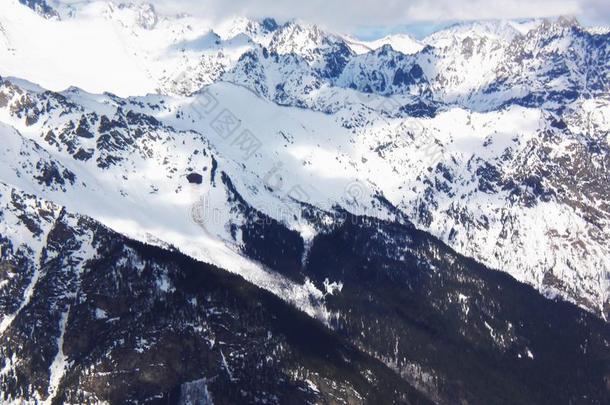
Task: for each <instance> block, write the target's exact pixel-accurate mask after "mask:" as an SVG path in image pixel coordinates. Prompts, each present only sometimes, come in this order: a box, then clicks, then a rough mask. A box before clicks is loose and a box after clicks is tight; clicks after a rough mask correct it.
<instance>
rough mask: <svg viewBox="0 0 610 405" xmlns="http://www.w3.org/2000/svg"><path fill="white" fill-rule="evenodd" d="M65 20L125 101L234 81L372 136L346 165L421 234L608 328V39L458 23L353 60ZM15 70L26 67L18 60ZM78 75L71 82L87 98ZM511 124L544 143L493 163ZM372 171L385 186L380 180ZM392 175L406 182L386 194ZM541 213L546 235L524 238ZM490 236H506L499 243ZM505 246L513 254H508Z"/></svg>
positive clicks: (246, 27) (101, 10)
mask: <svg viewBox="0 0 610 405" xmlns="http://www.w3.org/2000/svg"><path fill="white" fill-rule="evenodd" d="M21 9H25V8H23V7H21V8H20V10H21ZM20 12H21V13H23V11H20ZM58 13H59V14H61V16H62V18H63V23H64V24H68V23H70V24H72V23H74V24H75V23H77V22H78V21H80V19H85V21H90V22H91V25H92V26H96V27H97V26H98V25H99V27H100V28H99V29H100V30H102V29H104V30H105V29H109V30H110V31H109V32H110V33H112V37H115V36H116V37H118V38H119V39H120V41H119V42H118V45H117V46H116V48H117V49H119V50H126V52H125V54H123V53H119V54H116V55H115V54H112V55H111V54H109V55H108V57H109V58H110V57H112V59H113V60H114V61H115V65H116V66H123V67H127V69H123V70H122V71H121V72H120V75H119V76H120V77H121V80H120V82H119V81H117V82H116V84H117V85H119V84H120V86H119V87H120V89H122V90H123V91H125V89H127V91H132V90H129V89H139V90H136V91H142V90H145V91H155V89H156V90H157V91H160V92H162V93H165V94H191V93H193V92H195V91H198V90H199V89H200V88H201V87H202V86H206V85H210V84H211V83H214V82H219V81H228V82H230V83H234V84H238V85H241V86H245V87H247V88H248V89H250V90H252V91H254V92H255V93H256V94H257V95H259V96H261V97H263V98H266V99H268V100H271V101H273V102H274V103H277V104H280V105H288V106H296V107H301V108H307V109H311V110H314V111H322V112H325V113H332V114H335V116H336V117H337V121H343V122H341V125H342V126H343V127H345V128H348V129H349V130H351V131H353V132H354V133H358V134H360V135H359V139H363V140H364V141H363V142H361V144H365V145H366V146H367V147H369V148H373V149H374V150H376V152H375V154H369V153H364V152H359V153H358V155H354V156H350V163H349V164H350V165H352V166H354V165H356V166H355V167H356V169H357V171H358V172H359V173H357V174H350V176H353V177H356V178H358V179H359V180H361V181H363V182H364V183H369V182H370V183H373V184H376V185H377V186H375V187H374V188H376V189H377V191H379V192H381V193H383V194H384V195H385V196H386V197H388V198H390V200H391V201H392V203H393V204H394V205H396V206H399V207H400V208H401V209H402V210H403V211H404V212H406V213H408V214H409V215H410V216H411V218H412V219H413V220H414V221H415V222H416V223H417V224H418V226H420V227H423V228H425V229H428V230H429V231H430V232H432V233H433V234H435V235H436V236H438V237H440V238H441V239H443V240H444V241H445V242H447V243H449V244H450V245H451V246H452V247H454V248H456V249H457V250H459V251H460V252H462V253H464V254H467V255H470V256H472V257H475V258H477V260H480V261H482V262H483V263H485V264H487V265H489V266H491V267H494V268H502V269H506V270H507V271H509V272H510V274H512V275H514V276H515V277H517V278H518V279H519V280H522V281H526V282H529V283H531V284H533V285H534V286H536V287H537V288H538V289H540V290H541V291H542V292H544V293H545V294H547V295H549V296H555V295H557V294H559V295H561V296H562V297H564V298H566V299H568V300H571V301H573V302H577V303H578V304H579V305H582V306H585V307H587V308H590V309H592V310H594V311H595V312H597V313H599V314H600V315H602V316H604V317H607V308H608V296H609V292H608V290H609V288H608V251H607V248H606V247H605V246H606V245H608V243H607V240H608V236H607V235H608V230H607V229H608V228H607V221H608V209H607V204H606V203H605V202H604V201H605V197H604V192H603V190H604V188H605V187H607V181H608V174H607V167H608V162H607V154H606V153H605V152H604V151H606V150H607V148H608V146H607V145H608V140H607V139H608V138H607V121H608V118H607V102H608V101H607V100H608V96H607V95H608V75H609V74H610V69H609V68H608V64H607V63H606V62H607V60H608V44H609V43H610V41H609V37H608V33H607V32H605V31H601V32H599V33H596V32H593V31H592V30H589V29H585V28H583V27H581V26H580V25H578V23H577V22H576V21H574V20H571V19H567V18H560V19H558V20H556V21H533V22H525V23H515V22H485V23H472V24H461V25H457V26H454V27H450V28H448V29H446V30H443V31H440V32H437V33H435V34H433V35H431V36H429V37H428V38H425V39H424V40H422V44H425V47H424V48H422V49H421V50H419V51H418V52H415V53H413V54H410V55H405V54H402V53H400V52H398V51H396V50H394V49H392V48H391V46H390V45H385V46H382V47H381V48H378V49H373V50H370V51H368V52H365V53H361V52H355V51H354V50H352V49H351V48H350V43H349V41H347V40H346V39H345V38H344V37H342V36H340V35H335V34H332V33H328V32H325V31H324V30H322V29H320V28H318V27H316V26H313V25H309V24H305V23H299V22H294V21H289V22H286V23H277V22H276V21H274V20H272V19H266V20H260V21H257V20H248V19H237V20H230V21H227V22H225V23H223V24H221V25H220V26H211V25H210V24H209V23H208V22H206V21H204V20H201V19H200V18H195V17H188V16H186V17H185V16H179V17H175V16H160V15H157V13H156V12H155V10H154V8H152V7H150V6H147V5H140V4H129V3H127V4H122V5H114V4H112V3H100V2H93V3H92V4H90V5H88V6H86V7H84V8H82V9H79V8H77V9H69V10H63V9H61V8H60V9H58ZM28 18H37V16H34V17H28ZM9 22H10V21H9ZM46 24H49V27H51V26H52V27H57V26H61V24H62V22H59V21H48V22H46ZM4 25H6V26H7V27H8V23H4ZM49 29H51V28H49ZM5 31H7V32H8V33H9V34H10V32H11V29H8V28H7V29H5ZM23 35H27V34H25V33H24V34H23ZM17 37H18V36H17ZM7 38H8V36H7ZM68 48H69V47H68ZM7 49H9V50H10V49H11V47H9V48H7ZM13 57H14V55H7V58H8V59H7V60H12V59H11V58H13ZM66 57H68V56H66ZM84 59H88V58H86V57H85V58H84ZM16 63H17V65H15V68H16V67H20V68H22V67H23V65H22V64H21V62H19V58H17V61H16ZM80 63H81V62H80V61H79V62H75V66H79V64H80ZM66 65H67V66H72V65H73V64H71V63H67V64H66ZM28 66H29V65H28ZM113 69H114V68H112V67H108V69H107V70H108V71H109V72H113ZM80 70H81V71H84V70H87V69H80ZM5 71H7V70H6V69H5ZM8 71H9V72H10V70H8ZM19 71H20V72H23V71H25V72H27V70H24V69H21V70H19ZM132 73H133V74H132ZM32 75H33V77H36V76H37V75H38V74H37V73H36V72H32ZM26 76H27V75H26ZM75 76H76V77H74V76H72V75H71V76H70V80H72V81H74V80H76V81H80V82H81V83H84V84H88V83H89V82H88V81H87V80H85V79H78V75H75ZM73 77H74V78H73ZM106 77H110V78H112V77H114V75H113V74H112V73H106ZM126 82H129V84H127V83H126ZM112 83H113V80H111V81H110V82H108V81H106V82H105V83H104V85H106V86H110V87H113V84H112ZM141 84H142V85H144V87H141ZM134 86H135V87H134ZM516 106H522V107H525V108H526V109H527V110H526V111H524V117H528V118H526V119H525V120H524V118H517V115H519V114H518V113H516V111H518V108H517V107H516ZM354 109H355V110H356V111H357V113H355V114H354V113H353V111H354ZM452 111H453V112H456V111H465V112H466V114H462V113H459V114H458V113H456V114H453V113H452ZM145 113H146V112H145ZM505 113H508V114H510V115H511V116H513V117H514V119H517V120H524V121H523V122H524V124H525V123H527V124H526V125H527V126H530V128H532V127H531V125H532V124H533V120H535V119H539V120H540V121H541V123H540V124H538V125H537V126H538V128H537V129H536V130H535V132H536V135H535V137H534V138H532V134H531V132H530V130H526V131H527V132H528V133H525V134H523V133H518V132H517V133H515V134H514V138H513V139H512V144H511V142H508V140H507V139H502V140H501V141H498V143H499V144H501V146H500V147H499V148H498V149H497V150H495V148H494V147H493V146H492V143H493V142H494V140H495V138H497V137H498V135H497V133H498V132H504V131H503V129H502V128H501V125H506V123H504V124H501V120H500V118H499V117H501V116H502V115H504V114H505ZM477 114H483V115H477ZM195 115H196V114H195ZM473 116H474V117H480V118H482V120H481V121H478V122H479V123H480V125H484V126H485V127H486V126H489V125H490V122H489V120H491V119H493V117H498V118H497V119H498V120H499V121H498V122H497V123H494V124H493V125H494V129H491V130H488V129H487V128H485V127H480V126H477V125H476V124H473V121H472V118H471V117H473ZM536 116H539V118H536ZM388 117H390V118H391V120H390V121H389V124H387V125H386V122H387V120H388ZM446 119H454V120H457V122H459V125H460V126H461V127H460V128H461V129H458V128H456V131H455V132H456V134H455V135H452V136H449V137H448V138H449V139H447V136H446V133H445V134H444V135H443V136H444V138H445V139H439V138H440V137H439V136H437V135H436V133H437V131H441V133H443V132H446V131H447V129H446V128H447V125H446V124H445V123H444V120H446ZM405 120H406V121H407V124H406V125H405V124H404V122H403V121H405ZM430 120H432V121H430ZM475 122H476V121H475ZM568 123H569V124H568ZM511 125H512V124H511ZM380 128H383V129H382V130H380ZM185 129H192V128H188V127H187V128H185ZM513 130H515V131H519V129H516V128H515V129H513ZM532 130H533V129H532ZM460 132H461V133H460ZM388 134H390V135H389V136H388ZM466 134H475V139H481V138H483V137H485V136H487V137H488V139H487V138H485V140H483V139H481V144H485V145H487V146H486V148H487V149H494V150H493V152H491V154H490V153H489V152H487V151H486V152H485V153H483V154H482V155H483V156H479V154H478V153H473V154H470V151H469V150H459V151H455V150H452V149H454V148H455V147H456V146H455V145H456V144H455V137H456V136H459V137H460V138H463V137H464V136H466ZM468 136H469V135H468ZM381 139H384V141H381ZM409 144H412V147H413V146H414V147H415V148H417V149H420V150H419V151H418V154H420V153H422V149H423V153H424V154H427V155H429V156H427V157H426V158H425V159H422V160H421V161H418V162H413V161H410V160H409V161H405V160H403V159H400V156H402V155H403V152H404V151H405V147H403V146H402V145H406V146H408V145H409ZM433 144H438V147H435V146H434V145H433ZM475 144H476V143H475ZM430 145H432V146H430ZM464 145H465V144H464ZM412 147H407V148H406V150H411V149H412ZM470 147H474V145H472V146H470ZM441 152H442V153H441ZM389 154H391V155H392V158H389V157H388V155H389ZM439 156H440V157H439ZM378 157H382V158H381V159H377V158H378ZM363 160H366V161H367V162H372V161H373V160H374V161H375V164H376V166H373V164H371V163H369V164H368V165H365V164H363V163H362V162H363ZM509 161H510V162H511V163H510V164H508V163H507V162H509ZM303 163H304V164H307V162H303ZM580 165H584V167H583V168H580ZM360 166H364V168H365V170H360ZM367 166H368V167H367ZM342 169H343V170H344V169H345V167H344V168H342ZM371 169H373V170H372V172H373V173H374V172H380V173H379V174H378V175H374V174H373V175H372V174H370V173H371ZM429 170H432V172H430V171H429ZM254 171H255V172H258V175H259V177H264V175H265V173H264V170H263V171H262V172H261V170H260V169H258V170H257V169H255V170H254ZM362 172H368V173H367V174H364V173H362ZM426 172H428V173H426ZM420 173H421V175H419V174H420ZM459 173H462V174H459ZM574 173H578V174H577V175H576V176H575V177H574ZM390 174H391V175H392V176H394V175H396V174H397V175H399V176H402V178H406V179H409V180H408V181H405V182H403V183H402V184H394V183H392V184H389V185H387V186H385V187H381V186H379V184H380V182H381V180H383V179H385V178H386V177H387V176H388V175H390ZM413 174H415V175H413ZM461 176H465V177H464V178H462V179H460V177H461ZM232 177H235V176H232ZM456 181H459V182H460V184H454V183H455V182H456ZM477 183H479V186H480V187H477V189H474V190H473V187H474V186H475V184H477ZM492 185H493V186H492ZM568 185H569V186H568ZM409 189H410V190H411V191H408V190H409ZM401 190H402V191H401ZM455 196H460V200H455ZM492 197H493V198H492ZM449 199H450V200H449ZM481 199H483V200H485V205H486V206H487V207H481V206H480V205H481V204H480V203H477V205H479V207H477V208H476V209H475V210H473V209H472V202H473V201H480V200H481ZM422 200H423V201H422ZM462 200H463V201H464V202H463V203H462V202H461V201H462ZM549 204H551V205H552V207H549ZM365 205H366V204H365ZM473 211H474V212H473ZM540 211H542V212H543V215H542V217H543V218H544V220H543V222H544V225H543V228H546V233H545V234H544V235H539V236H536V237H535V239H534V237H529V238H528V237H526V236H525V235H527V234H531V233H532V226H533V225H532V224H533V223H535V222H536V221H537V220H538V219H537V218H538V217H539V216H540V215H539V212H540ZM551 212H554V213H553V214H550V213H551ZM555 213H558V214H557V215H558V216H559V217H560V218H563V220H562V223H561V224H556V223H555V222H556V221H555V218H556V214H555ZM494 223H496V224H498V225H497V226H499V227H500V229H496V230H494V229H493V228H494V226H493V224H494ZM537 227H538V228H540V227H539V226H537ZM570 227H575V228H576V230H575V231H571V230H569V229H568V228H570ZM505 235H511V237H513V238H515V237H516V238H517V239H516V240H511V241H507V240H506V236H505ZM521 235H523V236H521ZM547 240H548V241H549V243H547ZM494 241H498V244H497V246H493V245H492V244H493V243H494ZM530 246H537V247H536V251H540V252H541V254H540V256H539V257H538V258H531V257H530V253H528V252H527V251H529V250H530V249H529V247H530ZM565 249H567V250H565ZM584 249H586V251H587V252H595V253H593V254H592V253H585V250H584ZM564 250H565V251H566V254H565V255H564V256H560V257H558V258H556V259H553V257H554V256H556V255H557V253H558V252H562V251H564ZM515 256H516V257H517V259H518V263H514V264H513V263H512V262H513V259H514V258H515Z"/></svg>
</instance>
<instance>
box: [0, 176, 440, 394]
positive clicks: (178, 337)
mask: <svg viewBox="0 0 610 405" xmlns="http://www.w3.org/2000/svg"><path fill="white" fill-rule="evenodd" d="M0 198H1V201H2V239H1V245H0V246H1V248H2V257H1V261H0V263H1V266H2V273H1V281H0V283H2V286H3V288H2V295H1V306H0V313H1V314H2V316H3V318H2V319H3V321H2V324H1V325H0V328H1V332H2V338H1V343H0V353H1V354H2V372H1V377H0V387H1V391H2V401H3V402H12V401H26V402H32V403H34V402H36V401H41V402H49V403H66V402H67V403H98V402H110V403H167V402H168V401H169V402H179V403H220V404H224V403H227V404H229V403H261V402H269V403H309V402H324V403H346V402H349V403H379V402H383V403H389V402H404V403H413V404H419V403H422V404H423V403H429V402H428V400H426V399H425V397H424V396H423V395H422V394H420V393H418V392H417V391H416V390H415V389H414V388H412V387H411V386H410V385H409V384H408V383H407V382H405V381H404V380H402V379H401V378H400V377H399V376H398V375H396V374H395V373H393V372H392V371H391V370H390V369H388V368H387V367H384V366H383V365H382V363H381V362H379V361H376V360H374V359H373V358H372V357H371V356H369V355H367V354H365V353H363V352H362V351H359V350H357V349H356V348H355V347H354V346H353V345H352V344H351V343H349V341H348V340H347V339H344V338H342V337H340V336H338V335H336V334H334V333H332V332H331V331H329V330H328V329H326V328H325V327H324V326H323V325H321V324H319V323H318V322H316V321H314V320H313V319H311V318H309V317H308V316H307V315H305V314H303V313H300V312H299V311H298V310H297V309H295V308H293V307H291V306H289V305H287V304H286V303H284V302H282V301H281V300H280V299H278V298H277V297H275V296H273V295H271V294H269V293H266V292H264V291H262V290H260V289H259V288H257V287H255V286H253V285H251V284H249V283H247V282H245V281H244V280H243V279H241V278H239V277H237V276H233V275H229V274H228V273H226V272H225V271H223V270H220V269H218V268H216V267H213V266H210V265H206V264H203V263H200V262H196V261H194V260H192V259H190V258H187V257H185V256H183V255H181V254H180V253H178V252H176V251H172V250H171V249H165V250H163V249H160V248H155V247H152V246H149V245H145V244H142V243H138V242H134V241H131V240H128V239H126V238H124V237H123V236H121V235H118V234H116V233H114V232H112V231H111V230H109V229H108V228H105V227H103V226H101V225H100V224H99V223H97V222H95V221H93V220H92V219H90V218H87V217H82V216H79V215H73V214H70V213H68V212H67V211H66V210H65V209H63V208H61V207H59V206H57V205H55V204H52V203H49V202H46V201H42V200H39V199H36V198H35V197H34V196H31V195H27V194H24V193H21V192H19V191H17V190H15V189H11V188H10V187H7V186H5V185H2V189H1V192H0Z"/></svg>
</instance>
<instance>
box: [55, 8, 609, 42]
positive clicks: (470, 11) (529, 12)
mask: <svg viewBox="0 0 610 405" xmlns="http://www.w3.org/2000/svg"><path fill="white" fill-rule="evenodd" d="M53 1H65V2H70V1H71V2H75V1H82V0H51V2H53ZM115 1H117V2H120V1H121V0H115ZM136 1H137V0H136ZM142 1H144V2H146V1H147V0H142ZM147 2H149V3H152V4H154V5H155V7H156V8H157V9H158V10H159V11H161V12H171V13H174V12H175V13H181V12H187V13H189V14H200V15H206V16H208V17H211V18H214V19H216V18H218V19H221V18H224V17H228V16H233V15H241V16H248V17H263V16H272V17H276V18H279V19H291V18H300V19H304V20H306V21H310V22H314V23H317V24H320V25H322V26H324V27H326V28H329V29H334V30H337V31H343V32H352V33H356V32H360V33H363V32H364V33H365V35H368V36H377V35H381V34H383V33H384V32H387V31H392V30H394V31H395V30H396V27H399V26H400V27H405V26H406V27H407V29H409V30H414V31H421V32H423V33H425V32H426V31H429V30H431V29H429V27H434V26H435V25H436V26H437V27H438V26H441V25H443V23H445V22H448V21H463V20H475V19H498V18H532V17H554V16H559V15H572V16H576V17H577V18H578V19H579V20H580V21H581V22H582V23H584V24H586V25H610V0H385V1H383V0H355V1H348V0H284V1H280V0H148V1H147Z"/></svg>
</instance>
